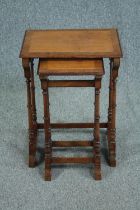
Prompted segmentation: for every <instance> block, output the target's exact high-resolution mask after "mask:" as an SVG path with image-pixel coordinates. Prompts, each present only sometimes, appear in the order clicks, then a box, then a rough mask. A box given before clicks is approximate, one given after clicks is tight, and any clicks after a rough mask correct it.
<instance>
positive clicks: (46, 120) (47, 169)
mask: <svg viewBox="0 0 140 210" xmlns="http://www.w3.org/2000/svg"><path fill="white" fill-rule="evenodd" d="M41 87H42V89H43V101H44V129H45V180H46V181H51V162H52V142H51V127H50V114H49V92H48V80H47V79H45V80H41Z"/></svg>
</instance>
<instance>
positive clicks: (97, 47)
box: [19, 29, 122, 167]
mask: <svg viewBox="0 0 140 210" xmlns="http://www.w3.org/2000/svg"><path fill="white" fill-rule="evenodd" d="M19 57H20V58H22V64H23V69H24V75H25V78H26V84H27V103H28V106H27V107H28V124H29V167H34V166H35V165H36V158H35V154H36V133H37V129H42V128H44V124H42V123H37V117H36V107H35V85H34V75H33V74H34V72H33V71H34V70H33V59H34V58H37V59H38V58H41V59H46V58H47V59H48V58H49V59H51V60H52V59H68V60H70V59H77V58H78V59H84V60H85V59H88V60H89V59H93V58H96V59H100V58H101V59H103V58H109V59H110V82H109V83H110V84H109V86H110V88H109V108H108V122H106V123H99V126H100V128H107V133H108V154H109V155H108V157H109V165H110V166H113V167H114V166H116V142H115V131H116V125H115V115H116V78H117V76H118V70H119V65H120V58H121V57H122V50H121V46H120V41H119V36H118V32H117V29H80V30H77V29H70V30H28V31H26V32H25V36H24V40H23V43H22V47H21V51H20V56H19ZM47 86H48V87H53V86H54V87H92V86H95V81H89V80H88V81H82V82H81V81H76V82H75V81H72V82H71V81H54V80H53V81H48V84H47ZM50 126H51V129H52V128H54V129H55V128H94V127H95V123H82V124H81V125H80V123H66V124H65V123H51V125H50Z"/></svg>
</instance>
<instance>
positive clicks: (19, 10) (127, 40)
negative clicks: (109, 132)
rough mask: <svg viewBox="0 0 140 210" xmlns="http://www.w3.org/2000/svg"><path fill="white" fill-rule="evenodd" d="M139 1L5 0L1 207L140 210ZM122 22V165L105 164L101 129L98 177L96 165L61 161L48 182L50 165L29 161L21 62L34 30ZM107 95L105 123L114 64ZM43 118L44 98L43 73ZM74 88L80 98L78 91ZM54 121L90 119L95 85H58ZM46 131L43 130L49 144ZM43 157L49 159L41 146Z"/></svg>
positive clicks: (0, 17) (1, 18)
mask: <svg viewBox="0 0 140 210" xmlns="http://www.w3.org/2000/svg"><path fill="white" fill-rule="evenodd" d="M139 11H140V1H139V0H133V1H131V0H123V1H122V0H118V1H115V0H106V1H103V0H100V1H98V0H95V1H94V0H87V1H84V0H77V1H76V0H71V1H69V0H50V1H48V0H40V1H36V0H32V1H31V0H13V1H12V0H11V1H10V0H0V29H1V31H0V209H1V210H8V209H9V210H11V209H13V210H16V209H22V210H23V209H26V210H27V209H32V210H33V209H34V210H36V209H42V210H43V209H51V210H54V209H57V210H92V209H95V210H98V209H99V210H104V209H105V210H115V209H123V210H132V209H133V210H139V209H140V130H139V126H140V91H139V87H140V86H139V83H140V82H139V81H140V58H139V56H140V41H139V40H140V30H139V20H140V12H139ZM101 27H102V28H110V27H117V28H118V29H119V33H120V39H121V44H122V49H123V53H124V58H123V59H122V61H121V68H120V72H119V79H118V84H117V104H118V106H117V136H116V139H117V161H118V164H117V167H116V168H110V167H109V166H108V165H107V162H106V154H107V150H106V148H107V147H106V141H105V138H106V135H105V131H104V130H102V132H101V141H102V174H103V179H102V181H100V182H97V181H95V180H94V179H93V178H92V174H93V171H92V165H89V166H81V165H72V166H71V165H65V166H54V167H53V170H52V174H53V177H52V179H53V181H52V182H45V181H44V180H43V170H44V162H43V161H40V165H39V166H38V167H36V168H35V169H29V168H28V166H27V164H26V163H27V148H28V133H27V110H26V86H25V79H24V77H23V70H22V67H21V60H20V59H18V55H19V51H20V46H21V43H22V38H23V35H24V31H25V30H26V29H29V28H37V29H46V28H47V29H51V28H55V29H56V28H101ZM105 67H106V75H105V77H104V79H103V86H102V87H103V89H102V96H101V103H102V106H101V120H106V119H107V107H108V78H109V71H108V70H109V66H108V62H107V60H105ZM36 84H37V88H36V92H37V110H38V120H39V121H42V108H43V105H42V95H41V91H40V82H39V80H38V77H37V76H36ZM73 92H74V94H73V97H71V94H72V93H73ZM50 97H51V120H52V121H54V122H57V121H81V120H82V121H90V120H92V118H93V107H92V105H93V90H91V89H90V88H89V89H84V90H80V89H75V90H74V89H72V88H71V89H69V90H67V89H64V90H60V89H57V90H56V89H55V90H54V89H51V90H50ZM60 138H62V139H65V138H67V139H78V138H80V139H85V138H89V139H91V138H92V130H90V129H89V130H88V129H87V130H86V129H85V130H83V131H79V130H78V129H77V130H72V131H68V130H64V132H62V131H54V132H53V139H60ZM43 141H44V134H43V132H42V133H40V135H39V147H43ZM54 153H56V154H58V153H59V154H60V153H61V155H70V156H76V155H79V156H80V155H90V154H91V150H82V151H81V150H79V149H74V150H66V149H63V150H62V151H61V152H60V151H58V150H55V151H54ZM38 158H41V159H42V152H41V150H39V152H38Z"/></svg>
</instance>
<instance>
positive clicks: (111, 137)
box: [108, 59, 120, 167]
mask: <svg viewBox="0 0 140 210" xmlns="http://www.w3.org/2000/svg"><path fill="white" fill-rule="evenodd" d="M119 66H120V59H111V60H110V85H109V88H110V92H109V109H108V151H109V157H108V158H109V164H110V166H112V167H115V166H116V142H115V138H116V122H115V121H116V81H117V77H118V69H119Z"/></svg>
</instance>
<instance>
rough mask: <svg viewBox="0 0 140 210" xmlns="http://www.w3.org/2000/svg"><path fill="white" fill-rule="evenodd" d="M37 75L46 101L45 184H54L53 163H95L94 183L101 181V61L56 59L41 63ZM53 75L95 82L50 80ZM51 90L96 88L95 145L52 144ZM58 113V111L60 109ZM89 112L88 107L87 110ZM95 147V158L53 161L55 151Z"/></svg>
mask: <svg viewBox="0 0 140 210" xmlns="http://www.w3.org/2000/svg"><path fill="white" fill-rule="evenodd" d="M38 74H39V77H40V80H41V87H42V90H43V99H44V129H45V180H46V181H50V180H51V164H52V163H90V162H91V163H94V164H95V169H94V171H95V179H96V180H101V157H100V132H99V130H100V124H99V119H100V115H99V110H100V106H99V95H100V88H101V79H102V76H103V74H104V67H103V61H102V59H94V60H93V59H92V60H89V59H86V60H84V59H82V60H79V59H76V60H75V59H71V60H67V59H65V60H63V59H57V60H56V59H55V60H54V59H53V60H49V59H47V60H44V59H40V60H39V68H38ZM50 75H54V76H58V75H67V76H70V75H73V76H78V75H92V76H95V79H92V80H54V81H52V80H49V78H48V77H49V76H50ZM49 87H65V88H66V87H95V111H94V125H93V127H94V135H93V136H94V138H93V141H53V140H52V138H51V123H50V113H49V105H50V103H49V90H48V89H49ZM58 109H59V107H58ZM85 109H86V107H85ZM89 145H90V146H92V147H93V156H92V157H73V158H70V157H53V156H52V148H53V147H68V146H70V147H76V146H78V147H79V146H82V147H83V146H88V147H89Z"/></svg>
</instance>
